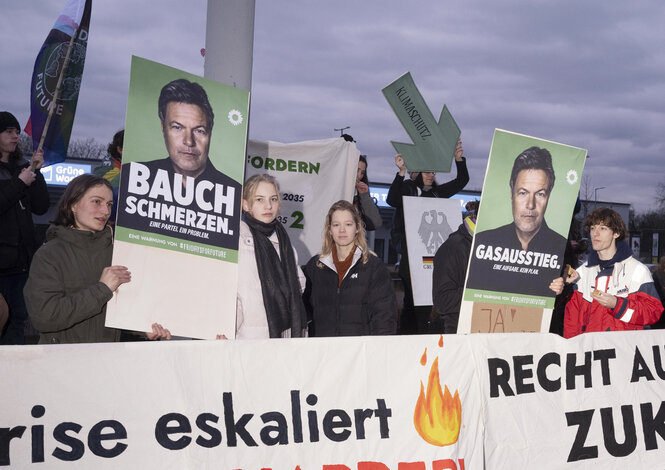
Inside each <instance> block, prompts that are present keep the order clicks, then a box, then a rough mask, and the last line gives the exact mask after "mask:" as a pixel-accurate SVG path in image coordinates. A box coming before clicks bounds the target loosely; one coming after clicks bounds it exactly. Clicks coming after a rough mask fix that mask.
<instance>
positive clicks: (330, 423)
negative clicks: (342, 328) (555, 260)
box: [0, 336, 484, 470]
mask: <svg viewBox="0 0 665 470" xmlns="http://www.w3.org/2000/svg"><path fill="white" fill-rule="evenodd" d="M472 355H473V354H472V351H471V348H470V343H469V341H468V340H467V338H465V337H462V336H452V337H449V338H445V339H443V338H441V337H439V336H411V337H365V338H309V339H291V340H277V341H275V340H272V341H270V340H256V341H254V340H246V341H172V342H166V341H162V342H157V343H147V342H144V343H125V344H90V345H62V346H56V347H53V346H51V345H46V346H26V347H20V348H19V347H0V374H1V376H2V378H3V383H11V384H12V386H11V387H1V388H0V402H1V403H3V412H2V414H1V415H0V466H10V468H22V469H26V468H48V469H55V470H57V469H67V468H94V469H107V468H108V469H111V468H113V469H117V468H122V469H141V470H143V469H147V468H155V467H159V468H164V469H169V468H173V469H176V468H177V469H186V468H196V469H197V470H203V469H219V468H223V469H246V470H256V469H262V468H264V469H268V468H271V469H272V468H274V469H276V470H278V469H291V470H295V469H297V468H300V469H329V470H333V469H337V470H345V469H356V468H358V469H363V470H372V469H374V470H379V469H385V468H388V469H395V470H397V469H398V468H404V467H403V465H407V464H408V465H418V466H416V467H414V468H428V469H434V470H439V469H440V470H444V469H449V470H463V469H472V468H481V467H482V464H483V452H482V437H483V434H484V432H483V427H482V421H481V414H480V410H481V406H480V405H481V397H480V395H479V390H480V388H479V385H478V382H477V381H478V378H477V376H476V374H475V372H474V369H473V367H470V363H469V360H468V359H464V360H461V359H460V358H470V357H472ZM415 462H420V463H419V464H416V463H415ZM409 468H411V467H409Z"/></svg>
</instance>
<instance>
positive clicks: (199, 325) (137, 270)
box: [106, 57, 249, 338]
mask: <svg viewBox="0 0 665 470" xmlns="http://www.w3.org/2000/svg"><path fill="white" fill-rule="evenodd" d="M248 103H249V92H247V91H245V90H241V89H238V88H234V87H231V86H227V85H224V84H222V83H219V82H215V81H213V80H208V79H205V78H202V77H197V76H195V75H191V74H188V73H185V72H182V71H180V70H177V69H173V68H171V67H166V66H164V65H161V64H158V63H155V62H150V61H148V60H145V59H140V58H138V57H134V58H132V71H131V78H130V86H129V98H128V101H127V122H126V129H125V142H124V143H125V145H124V153H123V166H122V178H121V184H120V194H119V200H118V218H117V223H116V228H115V245H114V249H113V264H114V265H123V266H127V267H128V268H129V270H130V271H131V273H132V281H131V282H130V283H127V284H123V285H121V286H120V287H119V288H118V290H117V291H116V292H115V294H114V296H113V298H112V299H111V301H109V303H108V306H107V314H106V325H107V326H112V327H116V328H125V329H131V330H139V331H150V329H151V325H152V323H154V322H157V323H161V324H162V325H163V326H164V327H165V328H168V329H169V330H170V331H171V333H173V334H175V335H181V336H191V337H197V338H215V335H216V334H225V335H226V336H227V337H228V338H233V337H234V335H235V309H236V291H237V288H236V286H237V272H238V269H237V261H238V227H239V224H240V215H241V214H240V197H241V194H240V193H241V182H242V181H243V171H244V159H245V142H246V136H247V111H248ZM222 286H224V288H223V289H222Z"/></svg>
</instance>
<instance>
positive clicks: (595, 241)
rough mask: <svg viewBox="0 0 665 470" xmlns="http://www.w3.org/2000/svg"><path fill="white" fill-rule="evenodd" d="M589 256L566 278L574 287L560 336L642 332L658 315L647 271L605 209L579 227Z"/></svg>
mask: <svg viewBox="0 0 665 470" xmlns="http://www.w3.org/2000/svg"><path fill="white" fill-rule="evenodd" d="M584 229H585V230H586V231H587V232H589V234H590V238H591V244H592V246H593V250H592V251H591V254H590V255H589V257H588V260H587V262H586V263H585V264H583V265H582V266H580V267H579V268H578V269H577V271H572V272H571V273H570V274H568V273H565V274H568V275H567V276H566V283H572V282H574V283H576V285H575V286H574V287H575V291H574V292H573V296H572V297H571V299H570V300H569V301H568V304H567V305H566V313H565V318H564V326H563V336H564V337H565V338H572V337H573V336H577V335H579V334H582V333H588V332H593V331H623V330H642V329H644V327H645V325H651V324H653V323H655V322H656V321H658V319H659V318H660V315H661V314H662V312H663V305H662V304H661V302H660V299H659V297H658V293H657V292H656V288H655V286H654V282H653V279H652V277H651V273H650V271H649V269H648V268H647V267H646V266H645V265H644V264H642V263H640V262H639V261H637V260H636V259H635V258H633V256H632V251H631V249H630V247H629V246H628V245H627V244H626V242H625V241H624V238H625V237H626V226H625V225H624V223H623V220H622V219H621V216H620V215H619V214H618V213H617V212H616V211H614V210H612V209H609V208H605V207H603V208H599V209H596V210H594V211H593V212H591V213H590V214H589V215H588V216H587V218H586V220H585V221H584Z"/></svg>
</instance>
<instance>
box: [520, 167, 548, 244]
mask: <svg viewBox="0 0 665 470" xmlns="http://www.w3.org/2000/svg"><path fill="white" fill-rule="evenodd" d="M548 188H549V180H548V178H547V173H545V172H544V171H543V170H522V171H520V172H519V173H518V174H517V178H516V179H515V185H514V186H513V189H512V194H511V202H512V206H513V220H514V221H515V226H516V227H517V230H518V231H520V232H522V233H523V234H525V235H535V234H536V233H537V232H538V230H540V226H541V225H542V224H543V218H544V217H545V211H546V210H547V202H548V201H549V198H550V192H549V189H548Z"/></svg>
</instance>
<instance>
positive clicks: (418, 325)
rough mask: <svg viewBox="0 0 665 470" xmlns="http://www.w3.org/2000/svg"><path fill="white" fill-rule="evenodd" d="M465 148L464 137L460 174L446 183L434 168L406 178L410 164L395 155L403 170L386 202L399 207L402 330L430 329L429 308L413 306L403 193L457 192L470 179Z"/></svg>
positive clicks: (396, 241)
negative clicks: (433, 171)
mask: <svg viewBox="0 0 665 470" xmlns="http://www.w3.org/2000/svg"><path fill="white" fill-rule="evenodd" d="M463 153H464V150H463V148H462V141H461V140H459V141H458V142H457V148H456V149H455V166H456V167H457V177H456V178H455V179H453V180H451V181H448V182H447V183H444V184H437V183H436V180H435V178H434V177H435V174H434V173H432V172H422V173H411V178H409V179H404V175H405V174H406V171H407V168H406V165H405V163H404V160H403V159H402V156H401V155H400V154H397V155H395V165H397V168H399V172H398V173H397V175H395V179H394V180H393V182H392V184H391V185H390V189H389V190H388V197H387V198H386V202H387V203H388V204H389V205H390V206H392V207H394V208H395V216H394V219H393V229H392V231H391V234H390V236H391V239H392V243H393V246H394V247H395V249H396V250H397V251H398V252H399V253H400V255H401V258H400V262H399V271H398V272H399V276H400V277H401V278H402V283H403V287H404V302H403V308H402V316H401V319H400V332H401V333H426V332H427V317H428V316H429V309H428V308H422V307H419V308H418V311H417V312H416V310H415V308H414V306H413V290H412V289H411V272H410V270H409V255H408V250H407V246H406V235H405V233H404V209H403V205H402V196H420V197H440V198H449V197H451V196H454V195H455V194H457V193H458V192H460V191H461V190H462V189H464V186H466V184H467V183H468V182H469V171H468V170H467V168H466V158H465V157H463V156H462V154H463Z"/></svg>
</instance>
